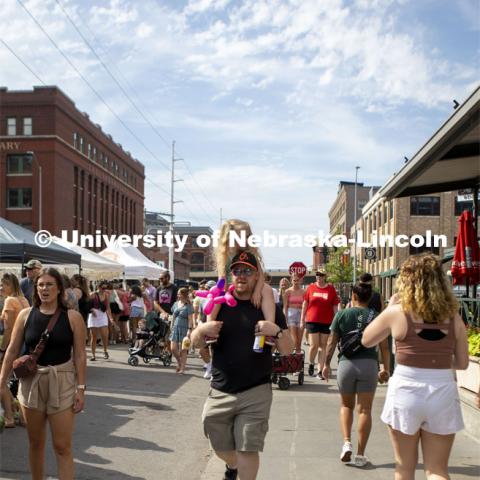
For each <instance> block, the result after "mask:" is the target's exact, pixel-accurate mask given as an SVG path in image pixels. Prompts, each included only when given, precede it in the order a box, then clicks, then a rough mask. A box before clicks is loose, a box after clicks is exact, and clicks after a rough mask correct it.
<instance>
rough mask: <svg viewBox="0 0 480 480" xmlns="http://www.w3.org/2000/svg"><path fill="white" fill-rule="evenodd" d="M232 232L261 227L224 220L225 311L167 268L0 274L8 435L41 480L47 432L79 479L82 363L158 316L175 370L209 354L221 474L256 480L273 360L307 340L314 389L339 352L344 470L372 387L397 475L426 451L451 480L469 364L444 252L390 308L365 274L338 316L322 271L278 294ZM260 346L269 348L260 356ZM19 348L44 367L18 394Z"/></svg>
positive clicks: (363, 431) (363, 433)
mask: <svg viewBox="0 0 480 480" xmlns="http://www.w3.org/2000/svg"><path fill="white" fill-rule="evenodd" d="M231 231H234V232H236V233H237V234H240V233H242V232H246V235H247V236H248V235H251V234H252V232H251V229H250V226H249V225H248V223H246V222H243V221H240V220H229V221H227V222H225V224H224V225H223V227H222V230H221V235H220V240H219V247H218V249H217V266H218V272H217V273H218V278H219V279H225V280H226V282H227V284H232V285H233V289H234V290H233V295H234V298H235V300H236V304H235V305H226V304H225V303H223V304H218V305H216V306H215V307H214V309H213V311H212V312H211V313H209V314H208V315H207V314H206V313H205V311H204V308H205V305H206V299H205V297H202V296H197V295H195V291H194V290H193V289H192V288H188V287H182V288H177V286H176V285H175V284H174V283H172V282H171V278H170V275H169V273H168V272H167V271H166V272H164V273H162V274H161V275H160V278H159V279H158V282H152V281H150V280H148V279H144V280H143V281H142V282H140V283H137V284H134V285H131V286H130V287H129V288H125V285H124V284H122V283H121V282H115V281H113V282H110V281H100V282H97V283H96V284H91V283H90V282H89V281H88V279H87V278H85V277H84V276H82V275H73V276H72V277H71V278H69V277H67V276H65V275H64V276H62V275H61V274H60V273H59V272H58V271H57V270H56V269H54V268H43V266H42V264H41V263H40V262H39V261H38V260H30V261H29V262H28V263H27V264H26V266H25V273H26V275H25V278H23V279H21V280H20V281H19V280H18V278H17V276H16V275H14V274H11V273H6V274H4V275H3V277H2V278H1V291H0V311H1V325H2V327H3V336H2V339H1V348H0V354H1V372H0V398H1V403H2V408H3V411H4V413H3V415H4V426H5V427H6V428H13V427H15V425H16V424H25V425H26V427H27V431H28V438H29V445H30V455H29V459H30V468H31V472H32V478H34V479H40V478H43V473H44V449H45V438H46V437H45V432H46V428H47V427H46V426H47V423H48V425H49V426H50V430H51V435H52V441H53V445H54V450H55V454H56V459H57V468H58V476H59V478H60V479H71V478H73V457H72V448H71V445H72V435H73V424H74V421H73V419H74V416H75V414H76V413H78V412H80V411H82V409H83V405H84V394H85V385H86V370H87V368H86V365H87V363H88V362H95V361H97V358H98V356H97V348H98V347H99V346H101V348H102V350H103V355H102V360H104V361H108V359H109V346H110V345H112V344H115V343H119V344H126V347H125V348H126V349H127V348H128V346H130V348H132V347H138V346H139V345H141V343H139V342H141V341H142V340H139V339H137V335H138V336H139V338H140V335H139V332H142V331H148V328H149V327H148V323H149V319H160V320H162V321H163V322H166V323H168V325H169V329H168V338H167V340H168V342H167V348H168V349H169V351H170V352H171V355H172V356H173V358H174V359H175V367H176V373H177V374H178V375H183V374H185V373H186V372H188V370H187V369H188V366H187V360H188V358H189V357H188V352H189V350H191V349H192V348H193V349H194V348H198V349H199V355H200V357H201V358H202V360H203V362H204V368H205V373H204V378H206V379H208V380H210V381H211V389H210V393H209V395H208V398H207V399H206V402H205V405H204V410H203V415H202V421H203V425H204V430H205V433H206V435H207V437H208V439H209V440H210V443H211V445H212V448H213V449H214V451H215V453H216V454H217V456H218V457H219V458H221V459H222V460H223V461H225V463H226V467H225V475H224V478H225V479H227V480H231V479H236V478H240V479H241V480H249V479H255V478H256V475H257V472H258V468H259V462H260V460H259V458H260V457H259V453H260V452H261V451H262V450H263V446H264V441H265V436H266V434H267V431H268V421H269V416H270V408H271V403H272V389H271V373H272V353H273V352H274V351H275V350H276V351H278V352H279V353H280V354H281V355H291V354H302V351H303V345H302V343H307V344H308V345H309V349H308V356H307V358H308V361H307V373H308V375H309V376H310V377H312V378H313V377H315V381H324V382H328V380H329V378H330V376H331V362H332V359H333V355H334V353H335V351H336V350H337V349H338V351H339V357H338V367H337V384H338V390H339V394H340V427H341V435H342V437H343V438H342V442H343V443H342V446H341V449H340V460H341V461H342V462H344V463H348V464H350V465H353V466H356V467H364V466H366V465H367V464H368V463H369V459H368V457H367V455H366V448H367V443H368V439H369V436H370V434H371V428H372V414H371V410H372V404H373V400H374V396H375V391H376V388H377V383H378V382H380V383H385V382H388V384H389V386H388V393H387V398H386V402H385V406H384V409H383V413H382V420H383V422H385V423H386V424H387V425H388V428H389V431H390V436H391V440H392V445H393V449H394V453H395V460H396V471H395V478H396V480H409V479H413V478H414V472H415V468H416V465H417V461H418V446H419V444H421V445H422V449H423V458H424V468H425V472H426V475H427V478H436V479H437V478H438V479H442V478H444V479H447V478H449V477H448V457H449V453H450V450H451V446H452V443H453V440H454V436H455V433H456V432H458V431H460V430H461V429H462V428H463V421H462V415H461V411H460V407H459V402H458V392H457V388H456V384H455V377H454V373H453V371H454V369H464V368H466V366H467V364H468V348H467V339H466V332H465V327H464V325H463V323H462V321H461V318H460V317H459V315H458V305H457V303H456V300H455V298H454V296H453V294H452V292H451V288H450V287H449V284H448V280H447V278H446V276H445V273H444V271H443V269H442V266H441V264H440V262H439V260H438V259H437V257H435V256H434V255H430V254H426V255H425V254H424V255H420V256H414V257H411V258H410V259H409V260H407V261H406V262H405V263H404V264H403V265H402V266H401V268H400V272H399V276H398V279H397V290H398V292H397V294H396V295H395V296H394V298H392V299H391V300H390V302H389V304H388V306H387V307H386V308H385V305H384V302H383V299H382V297H381V296H380V295H379V293H378V292H375V291H374V288H373V279H372V277H371V275H369V274H363V275H362V276H361V277H360V279H359V282H357V283H356V284H355V285H353V286H352V289H351V298H350V302H349V303H348V304H347V305H345V306H343V307H342V305H341V302H340V298H339V295H338V293H337V291H336V289H335V287H334V285H332V284H331V283H329V282H328V276H327V272H326V271H325V270H322V269H319V270H318V271H316V274H315V282H314V283H312V284H310V285H308V286H307V287H306V288H305V287H304V286H303V278H302V277H301V276H300V275H298V274H294V275H292V276H291V277H290V278H282V279H281V281H280V283H279V288H278V290H277V289H275V288H272V286H271V285H270V283H271V278H270V277H269V275H268V274H266V273H265V268H264V266H263V261H262V256H261V254H260V251H259V250H258V249H256V248H253V247H251V248H248V249H241V248H235V247H231V246H229V244H228V234H229V232H231ZM215 286H216V282H215V281H214V280H210V281H203V282H200V286H199V289H203V290H209V289H211V288H213V287H215ZM304 335H306V338H305V339H304ZM257 337H258V338H260V337H261V338H265V339H266V342H265V344H264V345H263V347H262V348H260V349H257V350H254V349H253V348H252V346H253V344H254V343H256V339H257ZM389 337H390V339H392V338H393V344H394V347H395V350H396V356H395V365H392V362H391V359H392V352H391V349H390V347H389V345H391V344H392V342H391V341H390V342H389ZM42 342H43V343H42ZM40 345H42V348H39V346H40ZM88 345H89V348H88V347H87V346H88ZM377 346H378V347H379V348H378V347H377ZM22 350H24V351H25V352H27V353H31V352H34V353H33V355H34V356H35V354H36V352H37V351H38V355H37V357H36V362H37V369H36V370H35V371H34V372H33V374H32V375H30V376H26V377H20V378H19V379H18V380H19V384H18V388H9V386H10V387H12V385H14V384H15V382H14V381H12V368H13V367H14V365H15V364H14V361H15V360H16V359H17V358H18V357H19V356H20V354H21V353H22ZM88 350H89V352H88ZM130 351H131V350H130ZM87 352H88V353H89V356H88V360H87ZM394 366H395V368H393V367H394ZM392 371H393V376H392V377H391V378H390V375H391V372H392ZM15 390H18V393H17V392H16V391H15ZM51 392H54V394H53V395H52V393H51ZM14 394H16V396H17V399H15V398H14ZM355 410H356V412H357V417H358V418H357V429H356V431H357V441H358V444H357V448H356V454H355V455H354V454H353V451H354V448H353V445H352V438H351V434H352V426H353V420H354V412H355ZM47 420H48V422H47Z"/></svg>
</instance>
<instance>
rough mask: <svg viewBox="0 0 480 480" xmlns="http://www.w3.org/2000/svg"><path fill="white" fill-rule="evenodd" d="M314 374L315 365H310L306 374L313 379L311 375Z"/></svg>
mask: <svg viewBox="0 0 480 480" xmlns="http://www.w3.org/2000/svg"><path fill="white" fill-rule="evenodd" d="M314 373H315V365H314V364H313V363H311V364H310V365H309V366H308V374H309V375H310V376H311V377H313V374H314Z"/></svg>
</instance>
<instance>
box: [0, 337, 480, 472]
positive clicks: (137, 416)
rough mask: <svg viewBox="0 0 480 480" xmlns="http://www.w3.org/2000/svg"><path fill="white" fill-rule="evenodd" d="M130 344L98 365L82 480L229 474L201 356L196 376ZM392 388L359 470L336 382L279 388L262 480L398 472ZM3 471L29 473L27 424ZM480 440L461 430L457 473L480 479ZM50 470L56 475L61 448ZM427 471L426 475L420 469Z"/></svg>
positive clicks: (91, 378)
mask: <svg viewBox="0 0 480 480" xmlns="http://www.w3.org/2000/svg"><path fill="white" fill-rule="evenodd" d="M126 358H127V354H126V352H125V351H124V350H123V347H120V346H118V347H113V349H112V355H111V359H110V360H109V361H98V362H97V363H95V364H91V363H90V364H89V370H88V384H89V389H88V396H87V407H86V411H85V413H83V414H81V415H80V416H79V417H78V418H79V421H78V424H77V429H76V433H75V459H76V478H77V479H82V480H87V479H88V480H95V479H115V480H140V479H145V480H150V479H151V480H154V479H159V478H163V479H169V480H177V479H178V480H183V479H201V480H219V479H220V478H222V473H223V464H222V463H221V462H220V461H218V460H217V459H216V458H215V457H213V456H212V454H211V452H210V450H209V447H208V442H207V441H206V440H205V439H204V437H203V432H202V429H201V426H200V420H199V419H200V414H201V410H202V406H203V401H204V399H205V396H206V394H207V392H208V382H206V381H205V380H204V379H203V378H202V374H203V370H202V369H201V367H200V364H201V362H200V361H199V360H198V359H190V360H189V362H190V363H191V364H192V365H193V366H192V367H191V368H190V369H189V372H190V374H189V375H185V376H178V375H176V374H175V373H174V370H173V368H170V369H166V368H165V367H163V366H162V365H161V364H157V363H153V364H150V365H143V364H141V365H140V366H139V367H137V368H134V367H130V366H128V365H127V364H126ZM385 391H386V388H385V387H380V388H379V390H378V396H377V401H376V402H375V411H374V427H373V434H372V437H371V439H370V442H369V445H368V448H367V455H368V456H369V457H370V459H371V460H372V466H371V467H369V468H367V469H363V470H360V469H355V468H352V467H347V466H345V465H342V464H341V463H340V461H339V460H338V455H339V449H340V446H341V436H340V433H339V428H338V421H337V413H338V403H339V398H338V394H337V390H336V386H335V382H334V381H330V384H329V385H325V383H324V382H319V381H317V380H316V379H315V380H314V379H309V378H307V380H306V383H305V385H303V386H297V385H293V386H292V387H291V388H290V389H289V390H288V391H280V390H278V388H277V387H276V386H274V406H273V410H272V418H271V422H270V432H269V434H268V436H267V448H266V451H265V453H264V454H263V456H262V465H261V471H260V474H259V480H269V479H273V478H275V479H279V480H307V479H310V478H314V477H316V478H328V479H329V480H336V479H349V480H356V479H358V480H362V479H367V478H368V479H388V478H393V467H394V466H393V461H392V460H393V456H392V452H391V447H390V443H389V440H388V437H387V433H386V429H385V427H384V426H383V425H382V424H381V423H380V421H379V414H380V408H381V406H382V404H383V398H384V394H385ZM1 442H2V459H1V462H2V475H1V478H2V479H5V480H14V479H15V480H17V479H22V480H23V479H27V478H29V477H28V473H27V472H28V467H27V451H26V448H27V441H26V436H25V431H24V430H23V429H22V428H18V427H17V428H16V429H14V430H8V431H5V432H4V434H3V435H2V436H1ZM479 447H480V445H479V443H478V440H477V441H474V440H473V439H472V438H471V437H469V436H468V435H467V434H460V435H458V437H457V440H456V443H455V447H454V451H453V454H452V460H451V478H452V479H453V480H472V479H477V478H479V477H480V468H479V466H478V464H479V461H478V458H479V455H478V454H479V451H480V448H479ZM47 464H48V467H47V473H48V475H50V476H52V477H53V478H55V476H54V474H55V467H54V459H53V454H52V452H51V447H50V446H49V448H48V459H47ZM417 478H419V479H421V478H424V475H423V473H421V472H419V473H418V474H417Z"/></svg>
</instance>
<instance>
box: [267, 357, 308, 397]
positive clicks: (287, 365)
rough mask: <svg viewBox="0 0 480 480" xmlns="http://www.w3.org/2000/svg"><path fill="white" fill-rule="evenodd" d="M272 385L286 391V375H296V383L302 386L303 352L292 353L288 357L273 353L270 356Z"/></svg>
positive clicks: (288, 384) (303, 377) (287, 386)
mask: <svg viewBox="0 0 480 480" xmlns="http://www.w3.org/2000/svg"><path fill="white" fill-rule="evenodd" d="M272 362H273V364H272V383H276V384H278V388H280V390H288V388H289V387H290V380H289V379H288V378H287V376H286V374H287V373H297V374H298V376H297V381H298V384H299V385H303V382H304V380H305V374H304V373H303V368H304V363H305V352H304V351H302V352H301V353H292V354H290V355H280V354H279V353H278V352H275V353H274V354H273V356H272Z"/></svg>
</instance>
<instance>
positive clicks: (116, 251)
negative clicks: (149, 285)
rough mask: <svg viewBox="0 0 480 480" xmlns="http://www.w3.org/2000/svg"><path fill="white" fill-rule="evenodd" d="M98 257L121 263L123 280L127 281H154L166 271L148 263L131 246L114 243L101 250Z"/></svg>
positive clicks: (146, 259)
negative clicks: (144, 279) (145, 279)
mask: <svg viewBox="0 0 480 480" xmlns="http://www.w3.org/2000/svg"><path fill="white" fill-rule="evenodd" d="M100 255H102V256H103V257H106V258H109V259H110V260H113V261H114V262H118V263H121V264H122V265H123V266H124V275H125V278H126V279H129V280H141V279H142V278H148V279H150V280H154V279H157V278H158V277H159V275H160V274H161V273H162V272H165V271H166V270H165V269H164V268H161V267H159V266H158V265H157V264H155V263H153V262H152V261H150V260H149V259H148V258H147V257H146V256H145V255H144V254H143V253H142V252H141V251H140V250H139V249H138V248H135V247H134V246H133V245H126V244H123V243H119V242H115V243H114V244H113V245H112V246H111V247H108V248H106V249H105V250H102V251H101V252H100Z"/></svg>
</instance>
